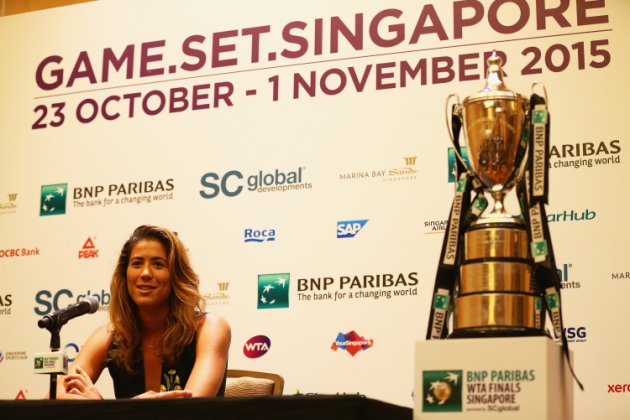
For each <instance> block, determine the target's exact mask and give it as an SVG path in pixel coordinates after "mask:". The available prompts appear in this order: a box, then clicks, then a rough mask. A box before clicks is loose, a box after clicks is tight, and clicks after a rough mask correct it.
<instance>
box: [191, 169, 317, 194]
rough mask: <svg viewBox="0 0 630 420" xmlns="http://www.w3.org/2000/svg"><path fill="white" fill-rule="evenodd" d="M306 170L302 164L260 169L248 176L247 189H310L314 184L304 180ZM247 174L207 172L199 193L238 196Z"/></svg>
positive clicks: (264, 190) (276, 190)
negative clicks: (268, 170) (283, 169)
mask: <svg viewBox="0 0 630 420" xmlns="http://www.w3.org/2000/svg"><path fill="white" fill-rule="evenodd" d="M304 171H306V168H305V167H304V166H301V167H299V168H297V170H295V171H287V172H284V171H281V170H280V169H275V170H273V171H271V172H263V171H258V173H257V174H253V175H249V176H247V180H246V186H247V190H248V191H251V192H254V191H256V192H259V193H264V192H287V191H295V190H305V189H310V188H312V187H313V185H312V184H311V183H310V182H304V181H303V177H304ZM243 179H245V176H244V175H243V173H242V172H240V171H237V170H232V171H228V172H226V173H225V174H224V175H219V174H218V173H216V172H207V173H205V174H203V175H202V176H201V186H202V187H203V188H204V189H201V190H200V191H199V195H201V197H202V198H205V199H208V200H209V199H212V198H215V197H217V196H218V195H219V194H223V195H225V196H226V197H236V196H237V195H239V194H240V193H241V192H243V188H245V185H244V183H243Z"/></svg>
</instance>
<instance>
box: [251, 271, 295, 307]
mask: <svg viewBox="0 0 630 420" xmlns="http://www.w3.org/2000/svg"><path fill="white" fill-rule="evenodd" d="M288 307H289V273H279V274H259V275H258V309H276V308H288Z"/></svg>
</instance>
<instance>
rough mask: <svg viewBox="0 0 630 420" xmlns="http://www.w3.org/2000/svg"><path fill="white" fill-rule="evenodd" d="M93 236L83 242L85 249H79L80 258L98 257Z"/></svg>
mask: <svg viewBox="0 0 630 420" xmlns="http://www.w3.org/2000/svg"><path fill="white" fill-rule="evenodd" d="M95 248H96V247H95V246H94V242H93V241H92V238H87V240H86V241H85V243H84V244H83V249H81V250H80V251H79V259H83V258H98V249H95Z"/></svg>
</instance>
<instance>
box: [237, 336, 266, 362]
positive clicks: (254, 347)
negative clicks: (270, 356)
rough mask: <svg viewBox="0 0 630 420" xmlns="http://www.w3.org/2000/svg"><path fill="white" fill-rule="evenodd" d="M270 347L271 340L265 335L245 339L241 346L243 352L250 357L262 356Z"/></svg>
mask: <svg viewBox="0 0 630 420" xmlns="http://www.w3.org/2000/svg"><path fill="white" fill-rule="evenodd" d="M269 348H271V340H270V339H269V337H267V336H266V335H257V336H255V337H252V338H250V339H249V340H247V342H246V343H245V345H244V346H243V353H244V354H245V356H247V357H249V358H250V359H257V358H259V357H261V356H264V355H265V354H266V353H267V352H268V351H269Z"/></svg>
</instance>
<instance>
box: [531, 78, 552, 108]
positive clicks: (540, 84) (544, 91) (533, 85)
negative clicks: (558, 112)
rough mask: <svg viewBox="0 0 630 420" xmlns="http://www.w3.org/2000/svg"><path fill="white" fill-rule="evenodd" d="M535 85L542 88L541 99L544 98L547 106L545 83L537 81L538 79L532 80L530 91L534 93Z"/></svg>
mask: <svg viewBox="0 0 630 420" xmlns="http://www.w3.org/2000/svg"><path fill="white" fill-rule="evenodd" d="M536 86H540V87H541V88H542V90H543V93H544V96H543V99H544V100H545V105H547V108H550V107H549V95H548V94H547V88H545V85H544V84H543V82H539V81H538V80H536V81H534V83H532V93H536V92H534V90H535V88H536Z"/></svg>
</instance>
